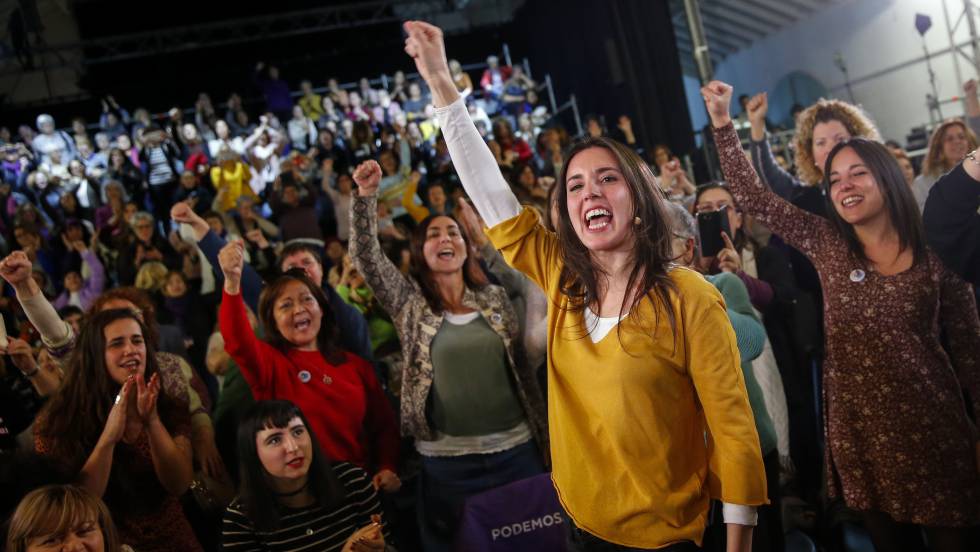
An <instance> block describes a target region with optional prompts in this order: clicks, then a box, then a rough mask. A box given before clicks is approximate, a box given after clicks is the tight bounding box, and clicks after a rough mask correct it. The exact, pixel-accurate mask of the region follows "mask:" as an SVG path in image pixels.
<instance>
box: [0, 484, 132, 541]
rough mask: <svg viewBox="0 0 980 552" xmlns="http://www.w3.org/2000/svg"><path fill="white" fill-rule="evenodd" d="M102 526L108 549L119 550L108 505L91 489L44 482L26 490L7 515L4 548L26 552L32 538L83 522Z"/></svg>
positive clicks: (71, 528)
mask: <svg viewBox="0 0 980 552" xmlns="http://www.w3.org/2000/svg"><path fill="white" fill-rule="evenodd" d="M90 522H95V523H98V524H99V527H100V528H101V530H102V542H103V544H104V545H105V549H106V550H107V551H108V552H119V550H120V546H121V544H122V543H121V542H120V541H119V533H118V532H117V531H116V524H115V523H113V522H112V514H110V513H109V508H107V507H106V505H105V503H103V502H102V500H100V499H99V497H97V496H95V495H94V494H92V493H91V492H90V491H88V490H86V489H83V488H81V487H75V486H73V485H47V486H44V487H41V488H39V489H35V490H33V491H31V492H30V493H28V495H27V496H25V497H24V499H23V500H21V501H20V504H19V505H18V506H17V510H16V511H15V512H14V515H13V516H11V518H10V530H9V532H8V533H7V546H6V549H7V552H26V551H27V545H28V543H29V542H30V541H31V540H32V539H36V538H39V537H44V536H47V535H64V534H66V533H68V532H69V531H71V530H73V529H77V528H78V527H80V526H81V525H83V524H85V523H90Z"/></svg>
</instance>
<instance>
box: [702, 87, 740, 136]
mask: <svg viewBox="0 0 980 552" xmlns="http://www.w3.org/2000/svg"><path fill="white" fill-rule="evenodd" d="M701 97H702V98H704V106H705V107H706V108H707V109H708V115H710V116H711V125H712V126H714V127H715V128H721V127H723V126H725V125H727V124H728V123H730V122H732V117H731V115H730V114H729V106H730V105H731V103H732V87H731V86H730V85H728V84H725V83H723V82H721V81H717V80H716V81H711V82H709V83H708V84H706V85H704V86H702V87H701Z"/></svg>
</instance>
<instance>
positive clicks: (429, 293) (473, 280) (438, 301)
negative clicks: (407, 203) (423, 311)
mask: <svg viewBox="0 0 980 552" xmlns="http://www.w3.org/2000/svg"><path fill="white" fill-rule="evenodd" d="M440 217H445V218H447V219H449V220H451V221H453V222H454V223H456V226H457V227H458V228H459V235H460V236H462V238H463V242H464V243H466V260H465V261H464V262H463V283H464V284H466V287H467V288H468V289H471V290H476V289H481V288H483V287H484V286H486V285H487V284H489V283H490V281H489V280H488V279H487V275H486V274H485V273H484V272H483V269H482V268H480V262H479V261H478V260H477V255H476V249H474V247H473V242H471V241H470V237H469V235H467V234H466V230H465V229H464V228H463V225H462V224H460V223H459V221H458V220H456V218H455V217H453V216H451V215H433V216H429V217H426V218H425V220H423V221H422V222H420V223H419V225H418V226H416V227H415V230H414V231H413V232H412V240H411V244H410V250H411V253H412V270H411V272H412V276H414V277H415V280H416V281H418V283H419V287H420V288H422V296H423V297H425V302H426V303H428V304H429V308H430V309H432V312H442V311H444V310H446V305H445V304H444V302H443V300H442V294H440V293H439V288H438V286H437V285H436V280H435V278H433V276H432V269H431V268H429V263H427V262H426V261H425V253H424V252H423V248H424V247H425V239H426V233H428V231H429V226H430V225H431V224H432V221H434V220H435V219H437V218H440Z"/></svg>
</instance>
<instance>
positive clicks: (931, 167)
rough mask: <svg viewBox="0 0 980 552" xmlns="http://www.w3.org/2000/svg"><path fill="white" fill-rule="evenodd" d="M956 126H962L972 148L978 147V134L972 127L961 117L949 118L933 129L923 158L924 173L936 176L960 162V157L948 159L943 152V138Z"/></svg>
mask: <svg viewBox="0 0 980 552" xmlns="http://www.w3.org/2000/svg"><path fill="white" fill-rule="evenodd" d="M954 126H958V127H960V128H962V129H963V132H964V133H966V139H967V141H968V142H970V150H971V151H972V150H975V149H977V135H976V134H974V133H973V131H972V130H970V127H968V126H966V124H964V123H963V121H961V120H959V119H947V120H945V121H943V122H942V124H940V125H939V126H937V127H936V130H934V131H932V137H930V138H929V151H928V152H927V153H926V157H925V159H923V160H922V174H925V175H928V176H933V177H936V176H939V175H941V174H943V173H944V172H947V171H949V170H950V169H952V168H953V165H955V164H956V163H959V162H960V159H946V156H945V155H944V154H943V139H944V138H945V137H946V131H947V130H949V129H951V128H953V127H954Z"/></svg>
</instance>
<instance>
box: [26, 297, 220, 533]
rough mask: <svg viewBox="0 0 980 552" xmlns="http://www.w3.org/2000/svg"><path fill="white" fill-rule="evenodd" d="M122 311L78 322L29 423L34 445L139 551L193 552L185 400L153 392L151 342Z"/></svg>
mask: <svg viewBox="0 0 980 552" xmlns="http://www.w3.org/2000/svg"><path fill="white" fill-rule="evenodd" d="M145 336H146V328H145V326H144V325H143V323H142V322H141V321H140V319H139V318H137V316H136V314H134V313H133V312H132V311H131V310H129V309H115V310H107V311H102V312H99V313H98V314H95V315H93V316H92V317H91V318H89V320H87V321H86V323H85V325H84V327H83V329H82V333H81V335H80V336H79V338H78V345H77V349H76V350H75V352H74V354H73V355H72V356H71V358H70V360H69V362H68V365H67V366H66V367H65V373H66V377H65V381H64V383H63V385H62V387H61V389H60V390H59V392H58V393H57V394H55V395H54V396H53V397H52V398H51V399H50V401H49V402H48V404H47V405H46V406H45V407H44V409H43V410H42V411H41V413H40V414H39V415H38V419H37V421H36V422H35V425H34V436H35V448H36V449H37V452H38V453H39V454H41V455H43V456H46V457H48V458H50V460H51V461H52V462H53V463H54V464H55V465H57V466H58V467H59V468H60V469H61V470H62V471H63V472H64V473H65V474H66V475H67V476H69V477H74V478H75V479H76V480H77V482H78V484H79V485H81V486H82V487H84V488H86V489H88V490H89V491H91V492H92V493H93V494H95V495H96V496H102V497H104V499H105V501H106V503H107V504H108V505H109V507H110V509H111V510H112V511H114V512H116V514H117V516H116V523H117V525H118V526H119V531H120V534H121V536H122V540H123V541H124V542H127V543H130V544H132V545H133V546H134V547H136V548H137V549H138V550H140V551H141V552H142V551H161V552H162V551H168V550H200V549H201V547H200V545H199V544H198V543H197V540H196V538H195V537H194V532H193V530H192V529H191V526H190V524H189V523H188V521H187V518H186V517H184V513H183V511H182V510H181V507H180V502H179V501H178V497H179V496H180V495H182V494H183V493H184V491H186V490H187V488H188V486H189V485H190V482H191V479H192V478H193V469H192V464H191V443H190V417H189V415H188V411H187V405H186V404H180V403H179V402H178V401H176V400H174V398H172V397H169V396H168V395H167V394H166V393H161V386H160V376H159V374H158V370H157V363H156V356H155V354H154V352H155V351H154V350H153V345H152V344H151V342H150V341H149V340H147V339H146V338H145Z"/></svg>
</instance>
